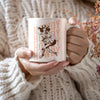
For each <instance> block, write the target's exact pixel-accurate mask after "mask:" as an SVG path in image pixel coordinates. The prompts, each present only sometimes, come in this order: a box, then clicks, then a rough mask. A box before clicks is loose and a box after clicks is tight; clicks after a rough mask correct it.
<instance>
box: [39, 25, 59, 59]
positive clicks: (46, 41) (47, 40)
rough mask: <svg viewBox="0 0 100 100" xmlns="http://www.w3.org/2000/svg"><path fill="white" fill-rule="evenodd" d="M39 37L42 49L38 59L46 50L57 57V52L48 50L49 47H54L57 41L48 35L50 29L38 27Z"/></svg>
mask: <svg viewBox="0 0 100 100" xmlns="http://www.w3.org/2000/svg"><path fill="white" fill-rule="evenodd" d="M38 29H39V32H40V36H41V37H42V42H43V48H42V49H41V50H42V54H41V56H40V57H43V56H44V53H45V51H46V50H47V51H48V52H49V53H52V54H55V55H56V56H57V52H55V51H53V50H51V49H50V46H54V45H55V44H56V42H57V40H56V39H55V38H54V36H53V35H52V34H51V33H50V27H49V26H46V25H42V27H39V28H38Z"/></svg>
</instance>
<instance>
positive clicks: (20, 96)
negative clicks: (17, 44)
mask: <svg viewBox="0 0 100 100" xmlns="http://www.w3.org/2000/svg"><path fill="white" fill-rule="evenodd" d="M2 6H3V2H2V0H0V100H27V99H28V96H29V93H30V92H31V90H32V89H34V88H35V87H36V86H37V85H38V84H39V83H40V81H41V77H40V76H39V77H32V78H31V79H29V80H28V81H27V80H26V79H25V75H24V73H22V71H21V69H20V67H19V65H18V61H17V60H16V57H13V58H11V57H10V53H9V42H8V37H7V32H6V29H5V22H4V16H3V12H4V9H3V7H2Z"/></svg>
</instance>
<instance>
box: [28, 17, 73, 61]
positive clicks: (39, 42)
mask: <svg viewBox="0 0 100 100" xmlns="http://www.w3.org/2000/svg"><path fill="white" fill-rule="evenodd" d="M70 27H71V26H69V25H68V24H67V20H66V18H29V19H28V46H29V49H31V50H32V51H33V52H34V54H33V57H31V58H30V61H34V62H50V61H53V60H56V61H58V62H61V61H65V60H66V57H68V56H67V52H66V49H67V48H66V45H67V44H66V43H67V38H66V36H67V33H66V31H67V30H68V29H69V28H70Z"/></svg>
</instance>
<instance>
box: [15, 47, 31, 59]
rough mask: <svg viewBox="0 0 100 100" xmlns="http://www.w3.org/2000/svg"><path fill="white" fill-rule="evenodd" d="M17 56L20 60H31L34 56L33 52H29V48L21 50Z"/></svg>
mask: <svg viewBox="0 0 100 100" xmlns="http://www.w3.org/2000/svg"><path fill="white" fill-rule="evenodd" d="M16 55H17V56H18V57H19V58H28V59H29V58H30V57H32V55H33V52H32V50H29V49H28V48H19V49H18V50H17V52H16Z"/></svg>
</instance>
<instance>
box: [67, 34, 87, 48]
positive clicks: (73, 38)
mask: <svg viewBox="0 0 100 100" xmlns="http://www.w3.org/2000/svg"><path fill="white" fill-rule="evenodd" d="M67 43H72V44H75V45H78V46H82V47H88V40H87V39H82V38H79V37H76V36H71V35H70V36H68V37H67Z"/></svg>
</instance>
